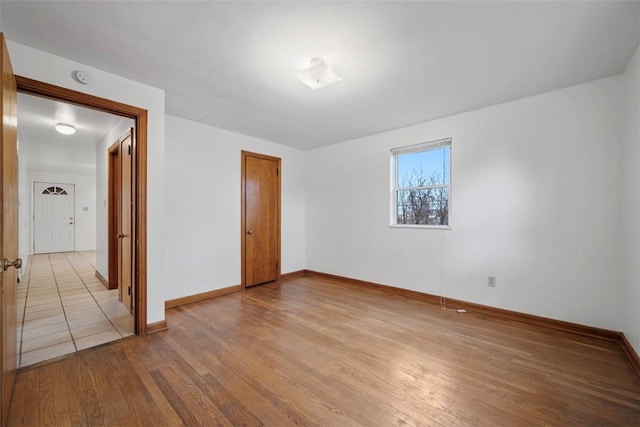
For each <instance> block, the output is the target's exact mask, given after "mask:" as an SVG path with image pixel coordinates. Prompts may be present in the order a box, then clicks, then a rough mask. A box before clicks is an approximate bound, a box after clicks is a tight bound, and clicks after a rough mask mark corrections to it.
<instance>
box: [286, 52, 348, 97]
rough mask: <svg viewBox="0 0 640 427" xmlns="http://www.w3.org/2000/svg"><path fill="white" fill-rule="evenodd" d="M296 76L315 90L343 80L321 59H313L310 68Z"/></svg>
mask: <svg viewBox="0 0 640 427" xmlns="http://www.w3.org/2000/svg"><path fill="white" fill-rule="evenodd" d="M295 76H296V77H297V78H298V80H300V81H301V82H302V83H304V84H306V85H307V86H309V87H310V88H311V89H313V90H316V89H320V88H321V87H325V86H327V85H330V84H331V83H335V82H339V81H340V80H342V77H340V76H339V75H337V74H336V73H335V71H333V70H332V69H331V67H329V66H328V65H327V64H326V63H325V62H324V61H323V60H322V59H320V58H312V59H311V61H310V66H309V68H307V69H305V70H303V71H300V72H299V73H296V75H295Z"/></svg>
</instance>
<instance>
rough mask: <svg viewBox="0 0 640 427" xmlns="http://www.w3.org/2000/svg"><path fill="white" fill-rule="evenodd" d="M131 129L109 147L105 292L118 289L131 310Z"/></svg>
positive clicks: (122, 299) (126, 305) (132, 290)
mask: <svg viewBox="0 0 640 427" xmlns="http://www.w3.org/2000/svg"><path fill="white" fill-rule="evenodd" d="M133 138H134V130H133V128H131V129H129V131H127V133H125V134H124V135H123V136H122V137H120V138H119V139H118V141H116V142H115V143H114V144H113V145H112V146H111V147H110V148H109V164H108V166H109V178H108V180H109V221H108V222H109V238H108V239H107V240H108V242H109V289H115V288H118V289H119V291H118V294H119V297H120V301H122V304H123V305H124V306H125V307H127V308H128V309H129V311H132V310H133V308H134V307H133V305H132V302H133V301H134V300H135V298H132V293H133V292H134V287H133V262H134V260H133V240H132V236H133V234H134V233H133V210H132V206H133V204H134V203H133V202H134V200H133V188H134V187H133V173H132V158H133V156H132V150H131V147H132V145H133Z"/></svg>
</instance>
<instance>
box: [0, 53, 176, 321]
mask: <svg viewBox="0 0 640 427" xmlns="http://www.w3.org/2000/svg"><path fill="white" fill-rule="evenodd" d="M8 48H9V54H10V56H11V62H12V64H13V70H14V72H15V73H16V74H18V75H21V76H24V77H29V78H32V79H36V80H40V81H43V82H47V83H51V84H54V85H57V86H62V87H66V88H69V89H73V90H77V91H80V92H85V93H89V94H92V95H96V96H100V97H103V98H108V99H111V100H114V101H118V102H122V103H125V104H129V105H134V106H137V107H140V108H144V109H146V110H147V111H148V112H149V117H148V118H149V123H148V129H147V130H148V145H149V146H148V152H147V162H148V171H147V210H148V216H147V233H148V235H147V250H148V252H147V322H149V323H152V322H157V321H160V320H163V319H164V292H165V283H166V280H165V275H164V272H165V264H164V259H165V258H164V247H165V238H164V232H165V221H164V206H165V205H164V91H163V90H160V89H157V88H153V87H151V86H147V85H144V84H142V83H138V82H134V81H132V80H128V79H125V78H123V77H120V76H116V75H114V74H111V73H107V72H104V71H101V70H98V69H96V68H92V67H89V66H87V65H84V64H80V63H77V62H74V61H70V60H68V59H65V58H62V57H59V56H55V55H52V54H49V53H46V52H43V51H40V50H36V49H32V48H30V47H28V46H25V45H22V44H19V43H15V42H12V41H9V42H8ZM78 69H80V70H85V71H87V72H88V73H89V74H90V76H91V79H92V83H91V84H89V85H82V84H80V83H76V82H75V81H74V80H73V79H72V77H71V74H72V72H73V71H74V70H78Z"/></svg>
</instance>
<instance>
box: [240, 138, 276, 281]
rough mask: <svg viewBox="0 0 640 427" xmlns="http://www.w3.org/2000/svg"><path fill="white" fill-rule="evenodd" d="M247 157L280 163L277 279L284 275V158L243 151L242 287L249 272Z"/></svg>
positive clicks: (241, 208)
mask: <svg viewBox="0 0 640 427" xmlns="http://www.w3.org/2000/svg"><path fill="white" fill-rule="evenodd" d="M247 157H255V158H258V159H264V160H270V161H274V162H277V163H278V192H277V196H276V197H277V198H278V203H277V205H278V213H277V218H278V219H277V222H278V224H277V227H278V231H277V233H276V238H277V239H278V242H277V257H278V273H277V278H276V280H280V278H281V277H282V274H281V271H282V259H281V257H282V248H281V242H282V238H281V216H282V214H281V212H282V206H281V205H282V195H281V194H282V159H280V158H279V157H273V156H268V155H266V154H260V153H253V152H251V151H245V150H242V151H241V159H242V160H241V166H240V251H241V253H240V260H241V263H240V264H241V267H240V270H241V277H242V279H241V280H242V282H241V284H240V286H241V288H242V289H246V288H247V273H246V270H245V269H246V257H247V215H246V213H247V204H246V195H247V181H246V172H247V171H246V166H245V164H246V158H247Z"/></svg>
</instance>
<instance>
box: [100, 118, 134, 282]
mask: <svg viewBox="0 0 640 427" xmlns="http://www.w3.org/2000/svg"><path fill="white" fill-rule="evenodd" d="M134 125H135V123H134V121H133V120H132V119H127V118H125V117H123V118H121V119H120V121H118V123H117V124H116V125H115V126H114V128H113V129H111V131H110V132H109V133H108V134H107V135H106V136H105V137H104V138H103V139H102V141H100V142H99V143H98V144H97V145H96V207H95V209H96V212H97V217H96V222H97V225H96V270H98V272H99V273H100V274H101V275H102V277H104V278H105V279H107V280H109V251H108V249H109V245H108V240H107V232H108V230H109V217H108V210H107V207H108V203H107V198H108V194H109V193H108V191H109V183H108V182H107V177H108V163H107V162H108V153H107V152H108V150H109V147H110V146H111V145H112V144H113V143H114V142H116V141H117V140H118V139H119V138H120V137H121V136H122V135H124V133H125V132H126V131H127V130H128V129H129V128H131V127H133V126H134Z"/></svg>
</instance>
